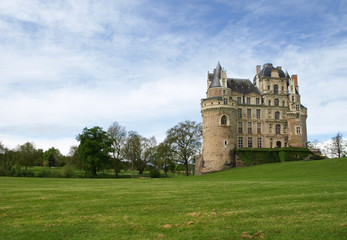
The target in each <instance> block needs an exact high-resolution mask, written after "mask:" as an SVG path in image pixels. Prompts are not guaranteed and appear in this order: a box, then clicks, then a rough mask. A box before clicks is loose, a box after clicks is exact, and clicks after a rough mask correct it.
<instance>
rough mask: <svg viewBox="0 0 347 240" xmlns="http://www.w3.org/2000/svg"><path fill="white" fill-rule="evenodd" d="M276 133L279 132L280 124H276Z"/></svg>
mask: <svg viewBox="0 0 347 240" xmlns="http://www.w3.org/2000/svg"><path fill="white" fill-rule="evenodd" d="M276 134H281V125H279V124H276Z"/></svg>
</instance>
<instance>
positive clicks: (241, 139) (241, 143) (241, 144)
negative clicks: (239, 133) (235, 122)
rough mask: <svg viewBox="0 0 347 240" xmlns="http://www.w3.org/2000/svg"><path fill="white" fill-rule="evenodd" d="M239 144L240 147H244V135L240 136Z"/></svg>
mask: <svg viewBox="0 0 347 240" xmlns="http://www.w3.org/2000/svg"><path fill="white" fill-rule="evenodd" d="M238 146H239V148H242V147H243V138H242V137H239V142H238Z"/></svg>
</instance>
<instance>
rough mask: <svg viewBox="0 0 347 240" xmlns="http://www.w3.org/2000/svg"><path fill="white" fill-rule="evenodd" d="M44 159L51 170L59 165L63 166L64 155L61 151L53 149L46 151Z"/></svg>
mask: <svg viewBox="0 0 347 240" xmlns="http://www.w3.org/2000/svg"><path fill="white" fill-rule="evenodd" d="M42 158H43V162H44V163H46V164H48V166H49V167H50V168H51V167H54V166H57V165H62V155H61V153H60V151H59V149H56V148H54V147H51V148H50V149H48V150H47V151H45V152H44V153H43V156H42ZM44 165H45V164H44Z"/></svg>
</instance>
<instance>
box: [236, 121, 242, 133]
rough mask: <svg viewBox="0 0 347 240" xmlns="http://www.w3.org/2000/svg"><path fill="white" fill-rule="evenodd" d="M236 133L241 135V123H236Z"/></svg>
mask: <svg viewBox="0 0 347 240" xmlns="http://www.w3.org/2000/svg"><path fill="white" fill-rule="evenodd" d="M237 132H238V133H242V122H238V123H237Z"/></svg>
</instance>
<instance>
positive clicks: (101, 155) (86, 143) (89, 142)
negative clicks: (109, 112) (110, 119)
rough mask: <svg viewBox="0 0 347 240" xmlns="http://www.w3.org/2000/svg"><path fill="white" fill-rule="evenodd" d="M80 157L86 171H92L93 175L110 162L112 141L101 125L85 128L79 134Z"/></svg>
mask: <svg viewBox="0 0 347 240" xmlns="http://www.w3.org/2000/svg"><path fill="white" fill-rule="evenodd" d="M76 139H77V141H79V142H80V144H79V146H78V157H79V159H80V160H81V161H82V162H83V167H84V169H85V170H86V171H90V172H91V173H92V175H93V177H96V176H97V172H98V171H100V170H102V169H103V168H105V167H106V166H108V165H109V163H110V153H111V152H112V148H111V145H112V141H111V138H110V136H109V135H108V134H107V132H105V131H103V130H102V128H101V127H93V128H90V129H88V128H84V129H83V132H82V134H79V135H78V136H77V138H76Z"/></svg>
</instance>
